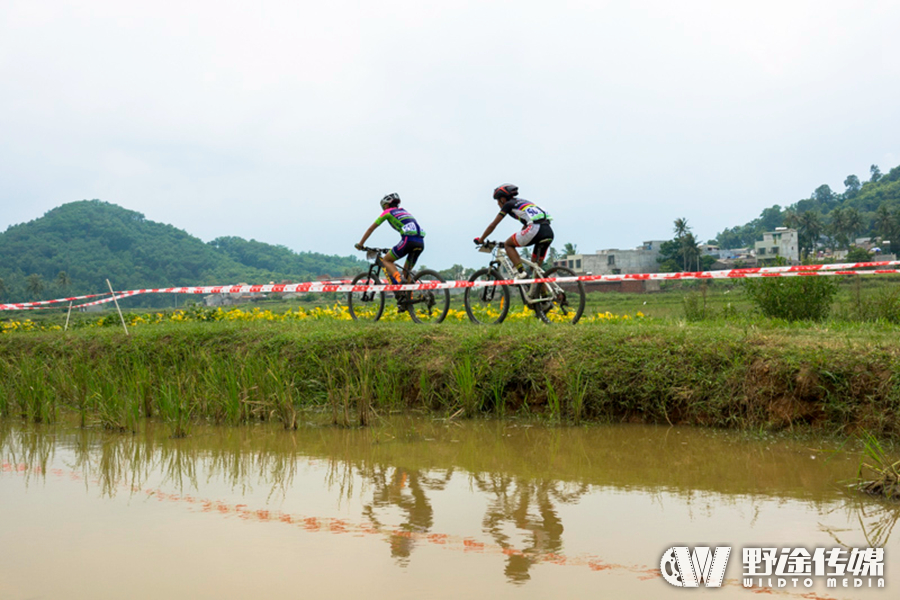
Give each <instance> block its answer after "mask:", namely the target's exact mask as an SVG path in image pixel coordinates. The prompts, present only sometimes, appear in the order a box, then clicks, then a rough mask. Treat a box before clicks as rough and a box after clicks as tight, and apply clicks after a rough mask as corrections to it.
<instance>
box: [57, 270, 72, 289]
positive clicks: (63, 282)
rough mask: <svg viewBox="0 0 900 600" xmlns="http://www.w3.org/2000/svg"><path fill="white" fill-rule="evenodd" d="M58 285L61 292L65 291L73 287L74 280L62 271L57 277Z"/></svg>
mask: <svg viewBox="0 0 900 600" xmlns="http://www.w3.org/2000/svg"><path fill="white" fill-rule="evenodd" d="M56 285H57V286H59V288H60V289H61V290H65V289H66V288H67V287H69V286H70V285H72V279H71V278H70V277H69V274H68V273H66V272H65V271H60V272H59V274H58V275H57V276H56Z"/></svg>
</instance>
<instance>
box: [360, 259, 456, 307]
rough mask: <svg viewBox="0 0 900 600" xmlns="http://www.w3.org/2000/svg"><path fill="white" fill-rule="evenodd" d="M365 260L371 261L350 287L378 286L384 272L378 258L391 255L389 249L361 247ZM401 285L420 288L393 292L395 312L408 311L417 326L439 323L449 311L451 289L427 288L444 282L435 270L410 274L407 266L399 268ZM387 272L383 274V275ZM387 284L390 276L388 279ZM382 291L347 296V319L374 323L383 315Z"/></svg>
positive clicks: (362, 291)
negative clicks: (367, 268) (412, 284)
mask: <svg viewBox="0 0 900 600" xmlns="http://www.w3.org/2000/svg"><path fill="white" fill-rule="evenodd" d="M363 250H365V251H366V258H367V259H368V260H370V261H372V262H371V264H370V265H369V270H368V271H366V272H364V273H360V274H359V275H357V276H356V277H354V278H353V282H352V285H353V286H364V285H381V278H380V277H379V274H380V273H381V271H383V270H384V262H383V261H382V260H381V257H382V256H384V255H385V254H387V253H388V252H390V250H391V249H390V248H363ZM400 272H401V277H402V279H403V283H417V284H419V285H421V286H422V288H423V289H419V290H411V291H402V292H394V295H395V296H396V298H397V311H398V312H408V313H409V316H410V317H412V320H413V321H415V322H416V323H440V322H441V321H443V320H444V317H446V316H447V311H448V310H449V309H450V290H447V289H443V290H437V289H433V288H432V289H429V288H428V286H434V285H437V284H439V283H443V282H444V278H443V277H441V276H440V275H439V274H438V273H436V272H435V271H432V270H431V269H422V270H421V271H411V270H410V269H409V268H408V267H407V265H406V264H404V265H403V268H402V269H401V271H400ZM386 273H387V271H385V274H386ZM387 280H388V281H390V277H388V278H387ZM384 298H385V293H384V292H373V291H367V290H359V291H352V292H348V293H347V306H348V309H349V311H350V316H351V317H353V319H354V320H356V321H371V322H373V323H374V322H375V321H377V320H378V319H380V318H381V315H382V314H384Z"/></svg>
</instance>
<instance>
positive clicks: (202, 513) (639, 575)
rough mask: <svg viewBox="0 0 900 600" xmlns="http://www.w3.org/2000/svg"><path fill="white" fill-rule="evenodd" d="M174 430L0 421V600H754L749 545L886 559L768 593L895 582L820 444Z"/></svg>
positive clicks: (693, 436) (394, 428) (840, 466)
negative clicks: (873, 574) (681, 555)
mask: <svg viewBox="0 0 900 600" xmlns="http://www.w3.org/2000/svg"><path fill="white" fill-rule="evenodd" d="M168 434H169V431H168V429H166V428H164V427H157V428H154V427H149V428H148V429H147V431H144V432H142V433H140V434H138V435H136V436H132V435H117V434H109V433H104V432H102V431H96V430H81V429H77V428H66V427H54V428H40V427H26V426H22V425H18V424H10V423H6V424H2V423H0V465H2V469H0V507H2V513H0V598H3V599H4V600H18V599H23V600H24V599H31V598H68V599H81V598H83V599H91V600H97V599H106V598H110V599H112V598H134V599H141V598H153V599H158V598H210V599H212V598H215V599H217V600H221V599H228V598H273V599H278V598H366V599H381V598H390V599H396V598H460V597H465V596H467V595H472V596H473V597H491V598H542V599H543V598H666V597H679V598H686V597H688V596H696V595H704V594H707V595H708V594H716V597H717V598H752V597H755V596H756V593H755V592H754V591H752V590H747V589H743V588H742V587H741V576H742V568H743V565H742V558H741V557H742V555H741V552H742V548H744V547H751V546H753V547H773V546H774V547H778V548H783V547H791V548H796V547H801V546H802V547H804V548H807V549H809V550H810V551H812V550H813V549H814V548H816V547H824V548H834V547H839V546H844V547H867V546H872V545H874V546H883V547H884V548H885V553H886V558H885V560H884V564H885V576H884V579H885V581H886V584H887V588H886V589H880V590H879V589H871V590H868V589H862V590H860V589H853V588H846V589H843V588H839V589H826V588H825V580H824V579H819V578H817V579H816V580H815V582H814V583H815V587H813V588H812V590H810V589H807V588H805V587H802V584H800V586H799V587H796V588H795V587H793V584H789V585H788V586H787V587H785V588H782V589H777V588H776V589H775V590H773V591H774V593H775V595H776V596H779V597H785V598H801V597H803V598H858V597H872V598H889V597H896V596H895V595H893V594H895V593H896V589H897V586H900V552H897V551H896V550H897V549H898V545H900V541H898V539H900V533H894V532H893V528H894V524H895V522H896V520H897V518H898V517H900V509H898V508H893V507H891V506H888V505H885V504H880V503H878V502H874V501H871V500H867V499H860V498H858V497H857V496H855V495H853V494H850V493H847V492H846V491H844V489H843V487H842V485H841V482H842V481H844V480H849V479H852V478H853V476H854V474H855V470H856V465H857V457H856V454H852V453H851V454H845V453H842V452H840V451H839V449H837V448H836V447H835V446H834V444H829V443H826V442H824V441H808V440H807V441H798V440H796V439H787V440H786V439H774V438H759V437H752V436H747V435H744V434H737V433H733V432H720V431H709V430H700V429H686V428H659V427H645V426H634V425H627V426H626V425H623V426H592V427H586V428H547V427H542V426H529V425H527V424H522V423H518V424H516V423H510V422H505V423H499V422H488V423H467V422H463V423H448V422H445V421H435V420H431V419H419V420H415V419H402V420H392V421H389V422H382V423H381V424H379V425H377V426H374V427H371V428H369V429H365V430H342V429H334V428H330V427H321V426H308V427H304V428H302V429H300V430H299V431H296V432H285V431H283V430H279V429H276V428H269V427H265V426H259V427H245V428H238V429H226V428H195V429H194V430H193V432H192V435H191V436H190V437H188V438H186V439H181V440H173V439H170V438H169V437H168ZM836 450H838V451H836ZM677 545H687V546H691V547H693V546H698V545H708V546H731V547H732V555H731V560H730V561H729V564H728V569H727V571H726V581H725V585H724V587H723V588H722V589H705V588H703V589H699V590H685V589H677V588H675V587H672V586H671V585H669V584H668V583H666V582H665V581H664V580H663V578H662V577H661V576H660V574H659V572H658V568H659V564H660V557H661V555H662V554H663V552H664V551H665V550H666V549H667V548H669V547H672V546H677ZM773 583H774V584H776V585H777V581H775V580H773ZM850 585H851V586H852V585H853V583H852V581H851V582H850ZM757 591H758V590H757ZM811 592H812V594H811Z"/></svg>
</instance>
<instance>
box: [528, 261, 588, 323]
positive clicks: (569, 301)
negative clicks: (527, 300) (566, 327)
mask: <svg viewBox="0 0 900 600" xmlns="http://www.w3.org/2000/svg"><path fill="white" fill-rule="evenodd" d="M575 276H576V275H575V272H574V271H572V270H571V269H567V268H565V267H552V268H550V269H548V270H547V272H546V273H545V274H544V277H575ZM565 285H566V289H563V287H562V285H560V284H555V285H554V286H551V284H542V285H541V302H537V303H535V304H533V306H534V312H535V313H536V314H537V316H538V318H539V319H540V320H542V321H543V322H544V323H571V324H572V325H574V324H575V323H577V322H578V319H580V318H581V315H582V313H583V312H584V303H585V293H584V283H582V282H581V281H578V282H575V283H574V284H573V283H566V284H565ZM554 287H555V288H557V289H556V291H554Z"/></svg>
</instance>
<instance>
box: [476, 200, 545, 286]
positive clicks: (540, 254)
mask: <svg viewBox="0 0 900 600" xmlns="http://www.w3.org/2000/svg"><path fill="white" fill-rule="evenodd" d="M518 195H519V188H518V187H516V186H514V185H513V184H511V183H505V184H503V185H501V186H500V187H498V188H497V189H495V190H494V200H496V201H497V206H499V207H500V214H499V215H497V216H496V217H495V218H494V220H493V221H492V222H491V224H490V225H488V226H487V229H485V230H484V233H483V234H482V235H481V237H480V238H475V243H476V244H480V243H481V240H483V239H485V238H487V236H489V235H490V234H491V232H493V231H494V228H495V227H497V225H499V224H500V221H502V220H503V217H505V216H506V215H510V214H511V215H512V216H514V217H515V218H517V219H518V220H519V221H520V222H521V223H522V224H523V225H524V226H525V228H524V229H522V231H520V232H518V233H514V234H513V235H511V236H509V239H508V240H506V241H505V242H503V247H504V248H505V249H506V255H507V256H508V257H509V259H510V260H511V261H512V263H513V265H515V267H516V279H524V278H525V277H526V274H525V268H524V267H523V266H522V259H521V258H520V257H519V251H518V250H516V247H517V246H531V245H532V244H533V245H534V249H533V250H532V253H531V261H532V262H533V263H536V264H538V265H540V264H541V263H542V262H544V258H545V257H546V256H547V250H549V249H550V244H551V243H552V242H553V229H551V228H550V220H551V219H550V215H549V214H547V212H546V211H545V210H544V209H542V208H540V207H539V206H537V205H536V204H534V203H533V202H529V201H528V200H524V199H522V198H518V199H517V198H516V196H518Z"/></svg>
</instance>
